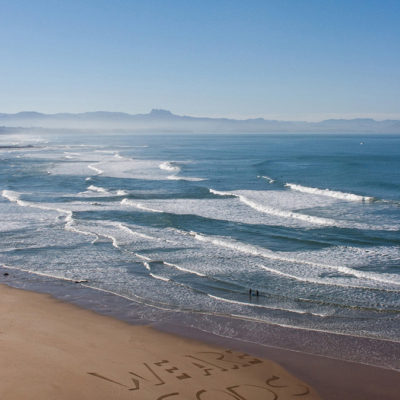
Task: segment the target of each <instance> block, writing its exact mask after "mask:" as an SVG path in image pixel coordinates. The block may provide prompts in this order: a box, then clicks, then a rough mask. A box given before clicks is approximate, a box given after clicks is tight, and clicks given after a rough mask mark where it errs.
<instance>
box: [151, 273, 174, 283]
mask: <svg viewBox="0 0 400 400" xmlns="http://www.w3.org/2000/svg"><path fill="white" fill-rule="evenodd" d="M149 275H150V276H152V277H153V278H155V279H158V280H160V281H164V282H169V281H170V279H168V278H165V277H163V276H160V275H156V274H153V273H152V272H150V273H149Z"/></svg>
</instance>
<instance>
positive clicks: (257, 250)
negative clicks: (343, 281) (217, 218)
mask: <svg viewBox="0 0 400 400" xmlns="http://www.w3.org/2000/svg"><path fill="white" fill-rule="evenodd" d="M181 233H183V234H185V235H190V236H192V237H194V238H195V239H196V240H198V241H201V242H208V243H212V244H214V245H216V246H219V247H223V248H227V249H231V250H234V251H238V252H241V253H245V254H249V255H252V256H257V257H262V258H267V259H271V260H277V261H284V262H289V263H293V264H305V265H309V266H311V267H317V268H322V269H330V270H333V271H337V272H340V273H342V274H346V275H351V276H355V277H357V278H362V279H367V280H372V281H376V282H380V283H385V284H390V285H396V286H397V285H400V277H399V276H398V275H391V274H377V273H374V272H370V271H361V270H358V269H354V268H350V267H346V266H343V265H333V264H323V263H320V262H316V261H314V260H309V259H304V258H300V257H298V254H297V253H296V254H295V257H288V256H287V255H286V254H285V253H282V252H280V253H278V252H273V251H271V250H268V249H264V248H261V247H258V246H254V245H250V244H246V243H242V242H238V241H236V240H233V239H228V238H225V237H220V236H215V237H214V236H207V235H204V234H200V233H198V232H194V231H190V232H186V231H181ZM318 255H319V256H321V254H318ZM322 259H323V258H322ZM271 272H276V270H273V269H271ZM293 277H294V276H293Z"/></svg>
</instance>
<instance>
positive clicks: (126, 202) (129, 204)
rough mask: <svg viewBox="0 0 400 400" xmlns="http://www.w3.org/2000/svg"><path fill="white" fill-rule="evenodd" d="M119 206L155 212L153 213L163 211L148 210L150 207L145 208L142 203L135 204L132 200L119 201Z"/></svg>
mask: <svg viewBox="0 0 400 400" xmlns="http://www.w3.org/2000/svg"><path fill="white" fill-rule="evenodd" d="M121 204H122V205H126V206H131V207H136V208H138V209H139V210H143V211H150V212H155V213H162V212H164V211H162V210H157V209H155V208H150V207H146V206H144V205H143V204H142V203H137V202H135V201H132V200H128V199H122V200H121Z"/></svg>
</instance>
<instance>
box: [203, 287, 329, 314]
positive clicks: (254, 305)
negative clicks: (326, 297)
mask: <svg viewBox="0 0 400 400" xmlns="http://www.w3.org/2000/svg"><path fill="white" fill-rule="evenodd" d="M207 296H208V297H210V298H212V299H214V300H218V301H223V302H224V303H231V304H238V305H241V306H249V307H255V308H264V309H267V310H277V311H288V312H291V313H295V314H309V315H315V316H318V317H327V316H328V315H329V314H320V313H313V312H311V311H304V310H295V309H293V308H281V307H272V306H266V305H264V304H256V303H248V302H244V301H238V300H231V299H225V298H224V297H219V296H214V295H212V294H209V293H208V294H207Z"/></svg>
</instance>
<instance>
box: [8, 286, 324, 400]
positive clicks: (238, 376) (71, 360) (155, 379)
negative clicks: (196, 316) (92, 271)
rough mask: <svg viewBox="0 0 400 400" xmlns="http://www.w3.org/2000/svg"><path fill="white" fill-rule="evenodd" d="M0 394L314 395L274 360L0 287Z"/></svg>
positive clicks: (11, 399)
mask: <svg viewBox="0 0 400 400" xmlns="http://www.w3.org/2000/svg"><path fill="white" fill-rule="evenodd" d="M0 298H1V302H0V310H1V315H2V319H1V322H0V359H1V366H0V376H1V378H0V398H1V399H2V400H14V399H15V400H21V399H24V400H28V399H32V400H33V399H41V400H46V399H57V400H60V399H69V400H70V399H74V400H75V399H76V400H79V399H107V400H110V399H154V400H156V399H157V400H161V399H167V398H168V399H169V398H171V399H200V400H208V399H213V400H219V399H221V400H222V399H223V400H225V399H237V400H238V399H240V400H244V399H246V400H256V399H280V400H283V399H292V398H302V399H319V398H320V397H319V396H318V394H317V393H316V391H315V390H314V389H313V388H312V387H311V386H310V385H308V384H307V383H305V382H302V381H300V380H299V379H297V378H296V377H294V376H293V375H291V374H289V373H288V372H287V371H286V370H284V369H283V368H282V367H280V366H279V365H277V364H276V363H274V362H272V361H269V360H267V359H264V358H260V357H256V356H252V355H249V354H247V353H243V352H241V351H237V350H230V349H228V348H223V347H215V346H212V345H209V344H204V343H201V342H197V341H194V340H189V339H183V338H181V337H179V336H175V335H171V334H168V333H162V332H158V331H156V330H154V329H152V328H151V327H145V326H133V325H129V324H127V323H125V322H121V321H118V320H116V319H113V318H110V317H106V316H101V315H98V314H96V313H94V312H91V311H88V310H85V309H82V308H79V307H77V306H74V305H71V304H67V303H63V302H60V301H58V300H56V299H54V298H52V297H50V296H48V295H44V294H38V293H34V292H29V291H23V290H18V289H13V288H9V287H7V286H4V285H0Z"/></svg>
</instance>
